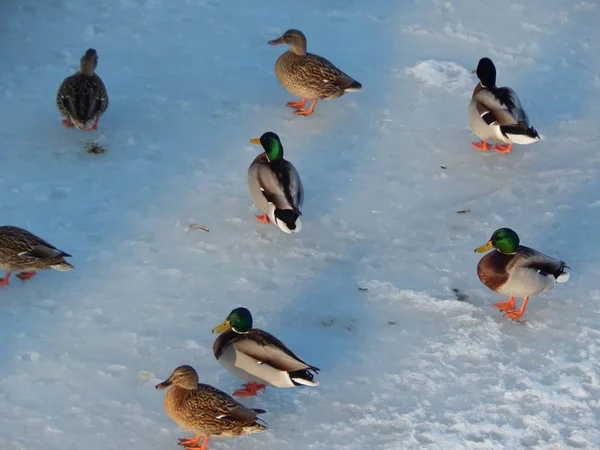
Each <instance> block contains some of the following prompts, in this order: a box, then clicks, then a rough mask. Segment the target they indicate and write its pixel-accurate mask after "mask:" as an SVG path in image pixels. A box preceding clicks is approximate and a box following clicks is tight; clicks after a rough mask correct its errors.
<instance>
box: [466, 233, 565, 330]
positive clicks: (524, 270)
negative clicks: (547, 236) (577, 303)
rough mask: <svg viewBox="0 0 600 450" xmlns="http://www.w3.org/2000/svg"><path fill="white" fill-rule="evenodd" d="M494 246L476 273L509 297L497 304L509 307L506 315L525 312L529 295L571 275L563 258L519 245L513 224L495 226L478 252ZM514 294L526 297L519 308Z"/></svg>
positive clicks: (560, 281) (535, 293)
mask: <svg viewBox="0 0 600 450" xmlns="http://www.w3.org/2000/svg"><path fill="white" fill-rule="evenodd" d="M491 249H495V250H494V251H493V252H491V253H488V254H487V255H485V256H484V257H483V258H481V260H480V261H479V264H478V265H477V276H478V277H479V279H480V280H481V282H482V283H483V284H485V285H486V286H487V287H488V288H490V289H491V290H492V291H494V292H498V293H499V294H502V295H506V296H507V297H509V299H508V301H507V302H498V303H495V304H494V306H496V307H498V308H500V311H507V312H506V314H504V315H505V316H507V317H510V318H511V319H513V320H516V319H518V318H520V317H521V316H522V315H523V313H524V312H525V308H526V307H527V301H528V300H529V297H531V296H533V295H537V294H541V293H543V292H547V291H549V290H551V289H552V288H553V287H554V284H555V283H564V282H565V281H567V280H568V279H569V273H568V272H566V271H565V269H568V268H569V267H568V266H567V265H566V264H565V263H564V261H558V260H556V259H553V258H550V257H549V256H546V255H544V254H542V253H540V252H538V251H536V250H533V249H531V248H529V247H525V246H523V245H519V236H517V233H515V232H514V231H513V230H511V229H510V228H500V229H499V230H496V231H495V232H494V234H492V237H491V238H490V240H489V241H488V242H487V243H486V244H484V245H482V246H481V247H479V248H477V249H475V252H477V253H482V252H486V251H488V250H491ZM515 297H517V298H522V299H523V304H522V305H521V308H520V309H519V310H516V307H515Z"/></svg>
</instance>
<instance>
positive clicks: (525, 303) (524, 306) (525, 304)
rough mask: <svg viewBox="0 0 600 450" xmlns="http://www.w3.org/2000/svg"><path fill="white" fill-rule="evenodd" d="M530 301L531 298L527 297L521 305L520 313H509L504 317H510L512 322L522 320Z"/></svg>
mask: <svg viewBox="0 0 600 450" xmlns="http://www.w3.org/2000/svg"><path fill="white" fill-rule="evenodd" d="M528 301H529V297H525V298H524V299H523V303H522V304H521V308H519V310H518V311H509V312H507V313H506V314H504V317H510V318H511V319H512V320H517V319H520V318H521V316H522V315H523V313H524V312H525V308H527V302H528Z"/></svg>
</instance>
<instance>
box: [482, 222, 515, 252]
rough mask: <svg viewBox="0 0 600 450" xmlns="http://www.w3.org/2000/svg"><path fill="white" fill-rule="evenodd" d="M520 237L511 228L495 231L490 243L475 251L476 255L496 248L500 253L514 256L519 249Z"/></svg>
mask: <svg viewBox="0 0 600 450" xmlns="http://www.w3.org/2000/svg"><path fill="white" fill-rule="evenodd" d="M519 242H520V240H519V236H518V235H517V233H515V232H514V231H513V230H511V229H510V228H500V229H498V230H496V231H494V234H492V237H491V238H490V240H489V241H487V242H486V243H485V244H483V245H482V246H481V247H478V248H476V249H475V252H476V253H483V252H487V251H488V250H491V249H493V248H495V249H496V250H498V251H499V252H500V253H504V254H506V255H512V254H514V253H516V252H517V249H518V248H519Z"/></svg>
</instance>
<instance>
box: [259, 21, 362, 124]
mask: <svg viewBox="0 0 600 450" xmlns="http://www.w3.org/2000/svg"><path fill="white" fill-rule="evenodd" d="M269 44H270V45H278V44H287V45H289V46H290V49H289V50H288V51H287V52H285V53H284V54H283V55H281V56H280V57H279V58H278V59H277V62H276V63H275V75H277V79H278V80H279V82H280V83H281V84H282V85H283V87H284V88H286V89H287V90H288V91H289V92H290V93H292V94H294V95H295V96H296V97H300V98H301V99H302V101H300V102H288V103H287V106H290V107H292V108H296V111H295V112H294V114H297V115H301V116H309V115H311V114H312V113H313V111H314V110H315V105H316V104H317V100H331V99H334V98H338V97H341V96H342V95H344V94H345V93H346V92H354V91H358V90H360V89H361V88H362V85H361V84H360V83H359V82H358V81H356V80H354V79H352V78H351V77H349V76H348V75H346V74H345V73H344V72H342V71H341V70H340V69H338V68H337V67H335V66H334V65H333V64H332V63H331V62H329V61H328V60H327V59H325V58H323V57H321V56H318V55H315V54H313V53H308V52H307V51H306V36H304V34H303V33H302V32H301V31H299V30H287V31H286V32H285V33H284V34H283V36H281V37H279V38H277V39H274V40H272V41H269ZM307 100H312V104H311V105H310V108H309V109H303V108H304V106H305V105H306V102H307Z"/></svg>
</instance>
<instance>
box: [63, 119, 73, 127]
mask: <svg viewBox="0 0 600 450" xmlns="http://www.w3.org/2000/svg"><path fill="white" fill-rule="evenodd" d="M62 124H63V125H64V126H65V127H67V128H75V125H73V122H71V121H70V120H69V119H63V121H62Z"/></svg>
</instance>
